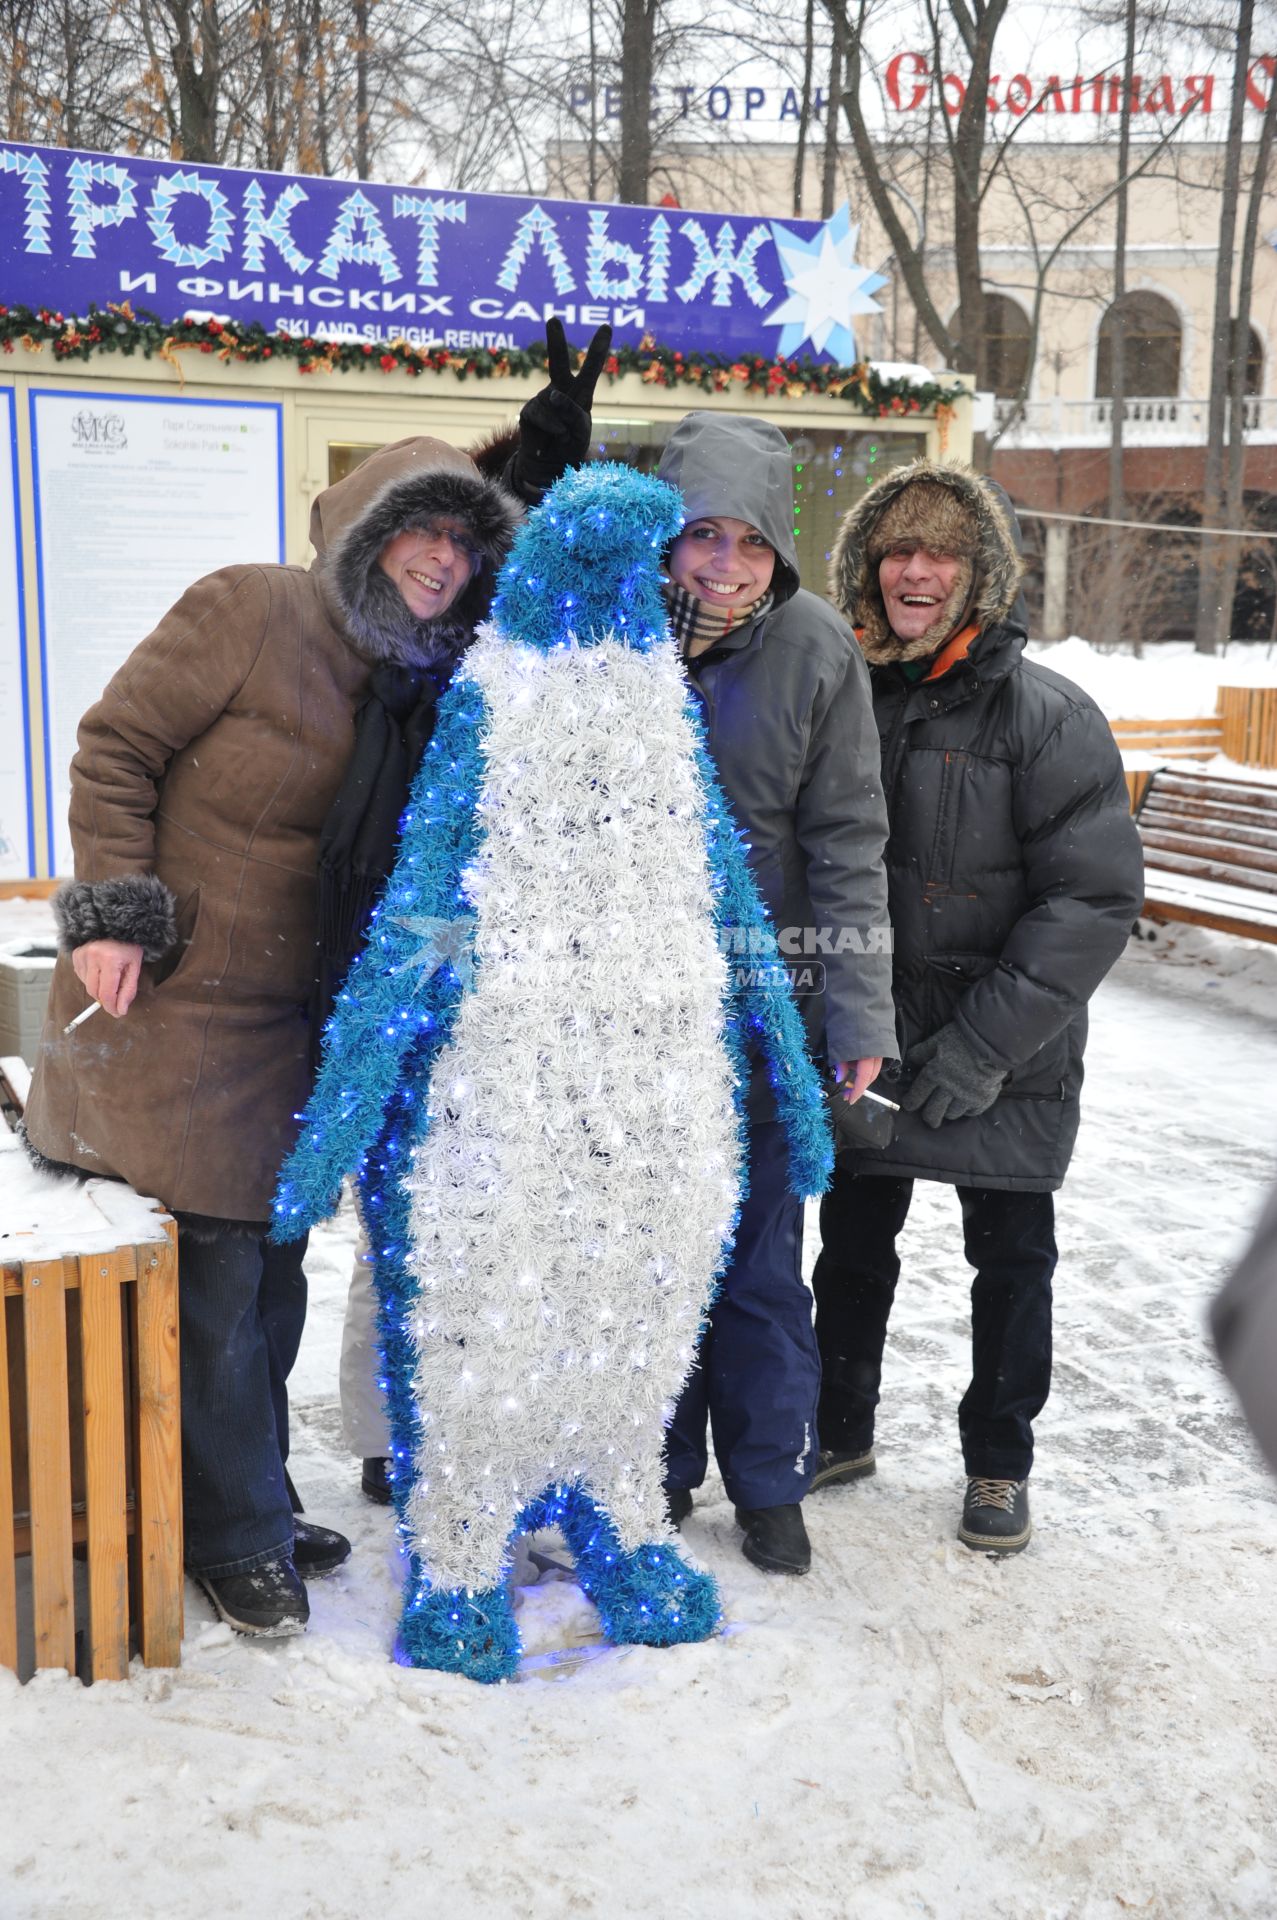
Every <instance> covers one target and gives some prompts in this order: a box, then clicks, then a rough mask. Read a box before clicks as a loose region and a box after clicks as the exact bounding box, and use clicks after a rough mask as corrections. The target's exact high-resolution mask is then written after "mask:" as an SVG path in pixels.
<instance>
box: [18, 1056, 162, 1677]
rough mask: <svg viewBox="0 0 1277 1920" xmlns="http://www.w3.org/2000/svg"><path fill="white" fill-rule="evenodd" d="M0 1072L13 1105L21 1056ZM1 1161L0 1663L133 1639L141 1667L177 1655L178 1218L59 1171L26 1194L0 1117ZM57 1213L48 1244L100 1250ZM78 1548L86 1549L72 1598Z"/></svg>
mask: <svg viewBox="0 0 1277 1920" xmlns="http://www.w3.org/2000/svg"><path fill="white" fill-rule="evenodd" d="M0 1081H2V1082H3V1091H4V1100H5V1104H6V1106H9V1107H13V1106H15V1105H16V1106H17V1107H19V1109H20V1107H21V1104H22V1101H23V1100H24V1098H25V1086H24V1085H23V1068H22V1063H21V1061H10V1060H6V1061H5V1062H4V1063H3V1071H2V1073H0ZM14 1156H17V1160H18V1161H20V1162H21V1165H20V1166H15V1163H14V1158H13V1157H14ZM0 1162H7V1163H8V1166H7V1168H6V1167H5V1166H4V1165H3V1164H0V1178H2V1179H4V1180H5V1182H6V1185H7V1190H8V1193H9V1195H10V1197H11V1199H12V1200H13V1204H11V1205H9V1206H8V1207H7V1209H6V1211H7V1215H8V1219H7V1223H6V1233H5V1240H4V1243H3V1253H2V1254H0V1666H5V1667H10V1668H12V1669H14V1670H15V1671H17V1670H19V1668H20V1666H21V1667H25V1668H35V1669H39V1668H42V1667H64V1668H66V1669H67V1671H68V1672H72V1673H74V1672H76V1671H79V1672H80V1673H81V1674H82V1676H83V1677H84V1678H86V1679H94V1680H107V1679H109V1680H121V1679H124V1678H125V1677H126V1675H127V1673H128V1667H129V1653H130V1642H131V1640H132V1641H134V1642H135V1643H136V1645H137V1649H138V1652H139V1653H140V1654H141V1657H142V1660H143V1662H144V1663H145V1665H147V1666H162V1667H175V1666H177V1665H178V1663H179V1659H180V1651H181V1643H182V1579H183V1576H182V1479H181V1439H180V1417H179V1390H178V1350H177V1339H178V1323H177V1230H176V1227H175V1226H174V1223H173V1221H172V1220H170V1219H168V1218H167V1217H166V1216H164V1215H160V1214H156V1213H155V1212H153V1211H149V1210H148V1209H147V1207H146V1204H145V1203H144V1202H142V1201H140V1200H139V1199H138V1198H137V1196H136V1195H134V1194H133V1193H131V1192H130V1191H129V1189H127V1188H122V1187H120V1186H119V1185H118V1183H116V1182H113V1181H105V1180H99V1181H91V1182H89V1183H88V1185H87V1186H86V1187H82V1188H78V1189H74V1190H73V1198H72V1199H68V1197H67V1194H66V1186H67V1183H66V1182H64V1181H60V1180H56V1179H54V1178H52V1177H49V1178H48V1182H47V1184H48V1186H49V1188H50V1190H51V1195H52V1198H51V1203H50V1204H49V1205H48V1206H47V1207H44V1206H42V1205H41V1204H40V1202H39V1198H38V1197H37V1200H36V1202H35V1203H34V1204H33V1203H32V1201H31V1196H30V1192H29V1190H28V1189H29V1183H30V1182H31V1181H32V1180H43V1179H44V1178H45V1177H44V1176H38V1175H35V1174H34V1173H33V1172H32V1170H30V1169H29V1168H27V1166H26V1163H25V1157H24V1156H23V1155H22V1151H21V1148H20V1147H19V1145H18V1142H17V1140H16V1139H15V1137H14V1136H13V1135H12V1134H11V1133H9V1132H8V1130H7V1129H5V1128H3V1127H0ZM50 1219H52V1220H56V1221H58V1222H59V1225H58V1226H55V1227H52V1228H51V1227H50V1225H49V1220H50ZM72 1219H74V1226H72V1225H70V1224H68V1225H67V1226H66V1228H65V1231H66V1239H65V1240H64V1241H63V1243H62V1244H63V1245H70V1244H72V1243H74V1242H78V1244H79V1246H80V1247H83V1246H84V1245H85V1243H86V1241H87V1242H88V1245H89V1246H90V1247H91V1248H97V1247H100V1248H102V1249H104V1250H103V1251H76V1252H61V1253H59V1252H57V1250H56V1249H57V1236H58V1234H59V1233H60V1232H61V1231H62V1230H63V1229H62V1224H61V1223H62V1222H70V1221H71V1220H72ZM51 1234H52V1239H51ZM24 1241H25V1242H26V1245H27V1252H26V1253H24V1252H23V1250H22V1249H23V1243H24ZM77 1559H81V1560H84V1561H85V1562H86V1563H87V1567H86V1571H87V1581H82V1583H81V1591H80V1595H79V1601H80V1604H79V1605H77V1586H76V1577H75V1575H76V1560H77ZM23 1561H29V1562H30V1583H29V1585H30V1600H29V1610H28V1601H27V1597H26V1582H25V1581H20V1580H19V1563H20V1562H23ZM20 1603H21V1604H20ZM77 1638H78V1639H79V1642H80V1645H79V1649H78V1650H77ZM77 1651H78V1653H79V1657H78V1658H77Z"/></svg>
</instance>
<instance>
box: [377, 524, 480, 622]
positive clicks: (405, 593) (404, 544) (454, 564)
mask: <svg viewBox="0 0 1277 1920" xmlns="http://www.w3.org/2000/svg"><path fill="white" fill-rule="evenodd" d="M377 565H378V566H379V567H380V568H381V570H382V572H383V573H385V574H387V575H389V577H390V579H391V580H393V581H394V584H395V585H396V587H398V589H399V592H400V594H401V596H402V598H403V600H404V603H405V605H406V606H407V608H408V611H409V613H411V614H412V616H413V618H414V619H416V620H436V619H438V617H439V615H440V614H442V613H446V612H447V611H448V608H449V607H450V606H451V605H452V604H453V602H454V601H455V600H456V599H457V598H458V596H459V595H460V594H461V593H463V592H464V591H465V589H466V587H467V586H469V584H470V582H471V580H473V578H474V576H475V574H476V573H477V572H478V570H479V555H478V553H477V552H476V551H475V549H474V546H473V545H472V543H471V540H470V535H469V532H468V530H467V528H466V527H465V526H464V525H463V524H462V522H461V521H460V520H455V519H450V518H446V517H445V518H440V519H438V520H435V521H432V522H431V524H430V526H429V528H428V529H427V530H426V531H425V532H420V531H418V530H417V529H415V528H410V529H409V530H408V531H407V532H406V533H397V534H396V535H395V537H394V539H393V540H391V541H390V542H389V543H388V545H386V546H384V547H383V548H382V550H381V553H380V555H379V556H378V559H377Z"/></svg>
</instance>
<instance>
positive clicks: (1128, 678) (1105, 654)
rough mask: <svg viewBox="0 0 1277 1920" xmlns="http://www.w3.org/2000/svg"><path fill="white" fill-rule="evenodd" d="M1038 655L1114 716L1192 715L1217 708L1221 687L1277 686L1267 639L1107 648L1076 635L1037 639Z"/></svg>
mask: <svg viewBox="0 0 1277 1920" xmlns="http://www.w3.org/2000/svg"><path fill="white" fill-rule="evenodd" d="M1029 654H1030V656H1031V658H1032V659H1034V660H1038V661H1040V662H1041V663H1042V665H1043V666H1044V667H1052V668H1054V670H1055V672H1056V673H1062V674H1063V675H1064V676H1065V678H1066V679H1068V680H1075V681H1076V682H1077V684H1078V685H1079V686H1080V687H1084V688H1085V689H1086V691H1087V692H1088V693H1089V694H1090V696H1091V698H1092V699H1093V700H1094V701H1095V702H1096V703H1097V705H1099V706H1101V707H1102V708H1103V709H1104V711H1105V713H1106V714H1107V715H1108V717H1109V719H1110V720H1140V719H1144V720H1172V719H1173V720H1192V719H1196V718H1197V717H1198V716H1199V715H1200V714H1204V713H1214V711H1215V696H1216V694H1217V692H1218V691H1219V689H1220V687H1272V686H1277V650H1274V649H1273V648H1272V647H1270V646H1268V645H1267V644H1266V643H1262V642H1261V643H1246V644H1241V643H1238V644H1234V645H1230V646H1229V647H1228V648H1227V649H1226V650H1225V651H1224V652H1223V653H1211V654H1206V653H1197V652H1195V651H1194V649H1193V647H1192V646H1191V644H1190V643H1189V642H1188V641H1183V642H1180V641H1177V640H1170V641H1166V642H1164V643H1161V644H1159V645H1157V646H1152V647H1146V648H1145V649H1144V652H1143V654H1142V655H1141V656H1140V657H1139V658H1137V657H1136V656H1135V655H1134V654H1133V653H1132V652H1130V651H1129V649H1122V648H1113V649H1110V650H1109V651H1102V650H1101V649H1100V648H1099V647H1095V646H1092V644H1091V642H1090V641H1089V640H1080V639H1078V638H1077V636H1076V635H1074V636H1073V637H1072V638H1071V639H1068V640H1059V641H1054V642H1052V641H1045V640H1037V641H1033V642H1032V643H1031V644H1030V646H1029Z"/></svg>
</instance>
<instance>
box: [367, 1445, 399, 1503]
mask: <svg viewBox="0 0 1277 1920" xmlns="http://www.w3.org/2000/svg"><path fill="white" fill-rule="evenodd" d="M359 1484H360V1486H361V1487H362V1488H363V1490H364V1496H365V1498H366V1499H369V1500H372V1501H375V1503H376V1504H377V1506H379V1507H388V1506H389V1505H390V1504H391V1502H392V1501H393V1499H394V1497H395V1496H394V1494H393V1493H392V1492H391V1491H390V1462H389V1460H383V1459H381V1458H380V1457H379V1456H378V1455H374V1456H373V1457H372V1459H370V1460H365V1461H364V1470H363V1474H362V1476H361V1478H360V1481H359Z"/></svg>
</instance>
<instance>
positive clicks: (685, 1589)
mask: <svg viewBox="0 0 1277 1920" xmlns="http://www.w3.org/2000/svg"><path fill="white" fill-rule="evenodd" d="M608 1531H609V1532H610V1531H611V1529H610V1528H609V1529H608ZM617 1544H619V1543H617V1542H616V1541H615V1537H614V1538H613V1543H612V1546H608V1545H607V1544H605V1543H604V1542H603V1541H599V1542H598V1543H597V1545H595V1546H594V1547H593V1548H591V1549H590V1550H589V1551H587V1552H585V1553H578V1555H577V1562H576V1576H577V1579H578V1581H579V1582H580V1584H581V1588H582V1590H583V1592H584V1593H586V1594H587V1595H588V1597H589V1598H590V1599H591V1600H592V1601H593V1602H594V1604H595V1606H596V1607H597V1608H598V1610H599V1615H600V1617H601V1619H602V1622H603V1631H604V1633H605V1634H606V1635H607V1637H608V1639H609V1640H610V1641H611V1642H612V1643H613V1645H614V1646H621V1647H626V1646H634V1647H672V1646H675V1645H677V1644H678V1643H679V1642H680V1641H684V1640H707V1639H708V1638H709V1636H710V1635H711V1634H712V1633H716V1632H717V1630H718V1627H719V1625H720V1623H721V1621H722V1612H723V1610H722V1606H721V1604H720V1602H719V1598H718V1588H717V1587H716V1586H715V1584H714V1582H713V1580H712V1579H711V1577H710V1575H709V1574H708V1573H701V1572H698V1571H697V1570H696V1568H694V1567H690V1566H689V1565H688V1564H687V1562H686V1560H684V1558H683V1556H682V1555H681V1554H680V1553H679V1552H678V1551H677V1549H676V1548H674V1547H671V1546H669V1545H668V1544H667V1543H666V1542H664V1541H658V1542H656V1543H655V1544H653V1545H652V1546H646V1547H639V1548H637V1549H636V1550H635V1552H633V1553H618V1552H616V1551H614V1547H615V1546H616V1545H617Z"/></svg>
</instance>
